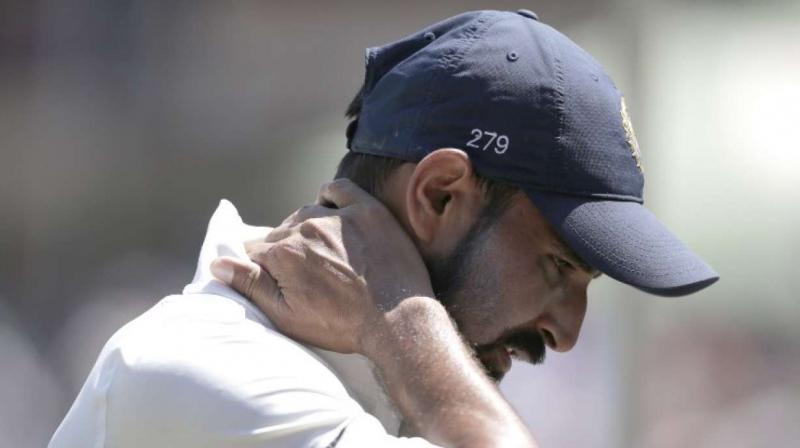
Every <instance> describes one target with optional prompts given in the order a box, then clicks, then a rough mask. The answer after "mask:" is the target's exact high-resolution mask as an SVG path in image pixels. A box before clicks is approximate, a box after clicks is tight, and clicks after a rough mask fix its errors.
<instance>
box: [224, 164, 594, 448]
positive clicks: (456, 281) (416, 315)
mask: <svg viewBox="0 0 800 448" xmlns="http://www.w3.org/2000/svg"><path fill="white" fill-rule="evenodd" d="M379 196H380V197H379V199H380V202H379V201H378V200H376V199H375V198H373V197H371V196H369V195H368V194H366V193H365V192H363V191H362V190H360V189H358V188H357V187H356V186H355V185H354V184H352V183H351V182H349V181H336V182H333V183H331V184H328V185H326V186H324V187H323V189H322V191H321V193H320V198H319V200H318V202H319V203H320V204H322V205H314V206H307V207H304V208H302V209H300V210H299V211H298V212H296V213H295V214H293V215H292V216H290V217H289V218H287V220H286V221H284V223H283V224H282V225H281V226H280V227H278V228H276V229H275V230H274V231H273V232H271V233H270V234H269V235H268V236H267V237H266V239H265V240H264V241H261V242H255V243H251V244H249V245H248V246H247V249H248V254H249V255H250V257H251V258H252V259H253V260H254V262H255V263H243V262H241V261H239V260H235V259H226V258H223V259H220V260H217V261H215V262H214V264H212V270H213V271H214V272H215V275H217V276H218V277H219V278H220V279H221V280H223V281H225V282H226V283H228V284H230V285H231V286H232V287H234V288H235V289H237V290H238V291H239V292H241V293H242V294H243V295H245V296H247V297H248V298H250V299H251V300H253V301H254V302H255V303H256V304H257V305H258V306H259V307H260V308H261V309H262V310H263V311H264V312H265V313H266V314H267V316H268V317H269V318H270V319H271V320H272V322H273V323H274V324H275V325H276V326H277V327H278V328H279V329H280V330H281V331H282V332H284V333H285V334H287V335H288V336H290V337H293V338H295V339H298V340H300V341H303V342H306V343H309V344H312V345H316V346H319V347H322V348H326V349H329V350H335V351H340V352H346V353H347V352H356V353H361V354H363V355H364V356H366V357H367V358H369V359H370V360H372V361H373V363H374V364H375V365H376V368H377V370H378V371H379V372H380V374H381V376H382V377H383V380H384V383H385V384H386V387H387V392H388V393H389V395H390V396H391V397H392V399H393V400H394V402H395V403H396V404H397V406H398V408H399V410H400V412H401V413H402V414H403V417H404V419H405V420H406V421H407V422H408V423H410V424H411V425H412V426H413V427H414V429H416V431H417V432H418V433H419V434H420V435H422V436H423V437H425V438H426V439H428V440H430V441H433V442H436V443H440V444H441V445H443V446H458V447H483V446H493V447H499V446H536V444H535V442H534V440H533V438H532V436H531V434H530V433H529V432H528V430H527V428H525V426H524V425H523V424H522V423H521V421H520V419H519V417H518V416H517V415H516V414H515V412H514V411H513V410H512V409H511V407H510V406H509V405H508V403H507V402H506V401H505V400H504V399H503V398H502V396H501V395H500V394H499V392H498V391H497V389H496V386H495V385H494V384H493V383H492V381H491V380H492V379H494V380H498V379H499V378H500V377H501V376H502V374H503V373H505V371H507V370H508V368H509V366H510V357H509V355H510V354H514V355H515V356H518V357H520V358H522V359H526V358H527V359H529V360H538V359H541V356H542V354H543V345H544V343H545V342H546V344H547V345H548V346H550V348H552V349H554V350H558V351H567V350H569V349H570V348H572V347H573V346H574V344H575V342H576V340H577V337H578V334H579V331H580V326H581V323H582V321H583V316H584V313H585V310H586V288H587V286H588V284H589V282H590V280H591V279H592V278H593V277H594V276H595V274H596V273H595V272H593V271H591V270H590V269H588V268H586V267H585V266H584V268H581V267H580V266H581V265H582V263H581V262H580V260H578V259H576V258H575V257H574V256H573V255H572V254H571V253H570V251H569V250H568V249H566V248H565V246H564V244H563V242H562V241H561V240H560V239H559V238H558V237H557V235H556V234H555V233H554V232H553V230H552V229H551V228H550V226H549V225H548V224H547V223H546V222H545V220H544V219H543V218H542V216H541V215H540V214H539V213H538V212H537V210H536V208H535V207H534V206H533V204H531V203H530V201H529V200H528V199H527V198H526V197H525V196H524V195H522V194H519V195H517V196H516V197H514V198H513V201H512V203H511V206H510V207H509V208H508V209H507V210H506V212H504V213H503V214H502V215H500V216H499V217H497V219H495V220H486V219H483V218H485V210H486V203H485V199H484V196H483V192H482V190H481V189H480V187H479V185H478V184H477V183H476V181H475V177H474V175H473V172H472V165H471V163H470V161H469V157H468V156H467V155H466V154H465V153H464V152H462V151H460V150H457V149H440V150H437V151H434V152H433V153H431V154H430V155H429V156H427V157H426V158H425V159H423V160H422V161H420V162H419V163H417V164H406V165H403V166H401V167H400V169H398V170H397V171H396V172H395V173H394V174H393V175H392V176H391V177H390V178H389V179H388V182H387V183H386V185H385V187H384V189H383V191H382V192H381V194H380V195H379ZM454 323H455V324H454ZM464 342H466V344H465V343H464ZM475 355H477V357H476V356H475ZM478 360H479V361H480V362H478ZM482 367H483V368H482ZM487 373H489V374H490V375H491V377H490V376H488V375H487ZM465 409H469V412H464V410H465Z"/></svg>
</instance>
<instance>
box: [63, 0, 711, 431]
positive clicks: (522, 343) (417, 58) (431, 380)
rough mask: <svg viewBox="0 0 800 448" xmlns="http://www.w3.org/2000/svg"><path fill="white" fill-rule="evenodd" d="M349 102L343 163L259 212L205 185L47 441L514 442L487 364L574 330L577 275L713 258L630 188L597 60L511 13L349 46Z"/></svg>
mask: <svg viewBox="0 0 800 448" xmlns="http://www.w3.org/2000/svg"><path fill="white" fill-rule="evenodd" d="M348 114H349V115H350V116H351V117H353V118H354V120H353V121H352V122H351V124H350V126H349V127H348V130H347V135H348V148H349V149H350V153H348V155H346V156H345V158H344V159H343V161H342V163H341V164H340V167H339V172H338V173H337V177H343V178H348V179H350V180H351V181H347V180H339V181H336V182H333V183H331V184H328V185H326V186H324V187H323V189H322V191H321V192H320V197H319V201H318V202H319V203H318V204H317V205H311V206H306V207H304V208H302V209H300V210H299V211H298V212H296V213H295V214H294V215H292V216H290V217H289V218H287V220H286V221H284V223H283V224H282V225H281V226H280V227H278V228H276V229H274V230H270V229H265V228H253V227H249V226H246V225H244V224H243V223H242V222H241V219H240V218H239V217H238V214H237V213H236V210H235V209H234V208H233V206H232V205H231V204H230V203H227V202H223V203H222V204H221V205H220V208H219V209H218V210H217V212H216V213H215V214H214V216H213V217H212V219H211V222H210V224H209V229H208V234H207V236H206V241H205V243H204V245H203V248H202V250H201V254H200V261H199V264H198V271H197V274H196V276H195V279H194V281H193V282H192V283H191V284H190V285H188V286H187V287H186V288H185V289H184V293H183V294H182V295H179V296H170V297H168V298H166V299H164V300H162V301H161V302H160V303H159V304H158V305H156V306H155V307H154V308H153V309H151V310H150V311H148V312H147V313H145V314H144V315H142V316H141V317H139V318H137V319H136V320H134V321H133V322H131V323H129V324H128V325H126V326H125V327H123V329H121V330H120V331H119V332H117V334H115V335H114V336H113V337H112V338H111V340H110V341H109V342H108V344H107V345H106V347H105V348H104V349H103V352H102V353H101V354H100V357H99V359H98V361H97V364H96V365H95V367H94V369H93V370H92V373H91V374H90V376H89V379H88V380H87V382H86V384H85V386H84V388H83V389H82V391H81V393H80V394H79V396H78V398H77V400H76V402H75V404H74V405H73V407H72V409H70V412H69V413H68V415H67V417H66V418H65V420H64V422H63V423H62V424H61V426H60V427H59V429H58V430H57V432H56V434H55V435H54V437H53V440H52V441H51V446H53V447H61V446H100V445H103V446H119V447H127V446H193V447H196V446H270V447H273V446H279V447H289V446H314V447H317V446H319V447H327V446H395V445H397V446H431V445H430V444H431V443H435V444H439V445H441V446H459V447H479V446H481V447H482V446H491V447H496V446H535V442H534V441H533V437H532V436H531V434H530V433H529V432H528V430H527V429H526V428H525V427H524V425H523V424H522V423H521V422H520V420H519V418H518V417H517V416H516V414H515V413H514V411H513V410H512V409H511V408H510V406H509V405H508V404H507V403H506V402H505V401H504V400H503V398H502V397H501V396H500V395H499V393H498V391H497V389H496V387H495V385H494V383H493V381H492V380H494V381H499V380H500V378H502V376H503V374H504V373H505V372H506V371H507V370H508V369H509V367H510V364H511V359H512V358H520V359H523V360H527V361H531V362H541V361H542V360H543V357H544V353H545V347H550V348H551V349H553V350H557V351H567V350H569V349H570V348H572V347H573V346H574V344H575V343H576V341H577V338H578V334H579V330H580V327H581V323H582V321H583V317H584V313H585V310H586V289H587V286H588V284H589V282H590V281H591V280H592V279H593V278H594V277H596V276H597V275H599V273H600V272H602V273H605V274H607V275H609V276H610V277H613V278H615V279H617V280H619V281H622V282H624V283H627V284H630V285H633V286H635V287H637V288H640V289H642V290H644V291H648V292H651V293H654V294H658V295H667V296H678V295H685V294H689V293H692V292H695V291H697V290H699V289H702V288H704V287H706V286H708V285H710V284H711V283H713V282H714V281H716V280H717V278H718V277H717V275H716V273H714V271H713V270H712V269H711V268H710V267H709V266H708V265H706V264H705V263H704V262H703V261H702V260H700V259H699V258H698V257H697V256H695V255H694V254H693V253H691V251H689V250H688V249H687V248H686V247H685V246H683V245H682V244H681V243H680V242H679V241H678V240H677V239H676V238H675V237H674V236H672V235H671V234H670V233H669V232H668V231H667V230H666V229H665V228H664V227H663V226H662V225H661V224H660V223H659V222H658V221H657V220H656V219H655V218H654V217H653V215H652V214H650V213H649V212H647V210H646V209H644V208H643V207H642V205H641V202H642V200H641V197H642V187H643V174H642V171H641V164H640V161H639V150H638V144H637V142H636V138H635V135H634V133H633V128H632V126H631V124H630V120H629V119H628V116H627V111H626V109H625V104H624V100H623V99H622V97H621V95H620V94H619V92H618V91H617V90H616V88H615V87H614V85H613V83H612V82H611V80H610V79H609V78H608V76H607V75H606V74H605V73H604V72H603V70H602V68H601V67H600V65H599V64H598V63H597V62H595V61H594V60H593V59H592V58H591V57H590V56H589V55H588V54H586V53H585V52H584V51H583V50H581V49H580V48H579V47H577V46H576V45H575V44H574V43H572V42H571V41H570V40H569V39H567V38H566V37H564V36H563V35H561V34H560V33H558V32H557V31H555V30H553V29H552V28H550V27H548V26H546V25H544V24H542V23H540V22H539V21H538V18H537V17H536V15H535V14H533V13H532V12H530V11H526V10H521V11H518V12H499V11H477V12H470V13H465V14H461V15H458V16H455V17H452V18H450V19H446V20H444V21H442V22H439V23H437V24H434V25H432V26H430V27H428V28H426V29H424V30H421V31H419V32H417V33H414V34H411V35H409V36H408V37H406V38H404V39H402V40H400V41H397V42H394V43H390V44H388V45H385V46H383V47H377V48H372V49H370V50H368V52H367V58H366V76H365V82H364V86H363V88H362V90H361V92H360V93H359V95H358V96H357V97H356V99H355V100H354V102H353V104H352V105H351V107H350V108H349V111H348ZM356 184H358V185H359V186H360V188H359V186H356ZM365 190H366V191H365ZM369 193H371V194H372V195H370V194H369ZM373 196H374V197H373ZM376 198H377V199H376ZM249 258H252V259H253V260H255V263H254V262H253V261H250V260H249ZM212 262H213V263H212ZM212 270H213V274H214V275H216V277H217V278H219V279H221V280H222V281H223V282H224V283H227V284H228V285H230V286H231V287H232V288H233V289H231V288H230V287H228V286H227V285H224V284H223V283H220V282H219V281H218V280H216V279H214V278H213V276H212ZM234 289H235V290H236V291H238V292H239V293H241V295H239V294H237V293H236V292H235V291H234ZM243 296H246V297H248V298H250V299H251V300H252V303H251V302H249V301H247V300H245V299H244V298H243ZM253 303H254V304H255V305H257V307H256V306H253ZM262 313H263V314H262ZM265 315H266V316H265ZM295 341H299V342H301V343H303V344H308V345H307V346H303V345H300V344H298V343H297V342H295ZM401 433H403V434H412V433H413V434H417V435H419V436H420V437H410V438H407V437H400V436H399V434H401Z"/></svg>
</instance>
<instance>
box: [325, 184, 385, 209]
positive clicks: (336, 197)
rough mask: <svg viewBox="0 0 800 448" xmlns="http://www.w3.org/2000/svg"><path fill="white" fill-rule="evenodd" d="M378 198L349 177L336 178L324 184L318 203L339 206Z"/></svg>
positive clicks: (342, 206) (343, 206)
mask: <svg viewBox="0 0 800 448" xmlns="http://www.w3.org/2000/svg"><path fill="white" fill-rule="evenodd" d="M376 200H377V199H375V198H374V197H372V196H371V195H370V194H369V193H367V192H366V191H364V190H362V189H361V187H359V186H358V185H356V184H355V183H354V182H353V181H351V180H349V179H336V180H334V181H332V182H328V183H326V184H323V185H322V188H320V190H319V195H318V196H317V203H319V204H320V205H323V206H328V207H337V208H345V207H348V206H351V205H354V204H357V203H361V202H369V201H376Z"/></svg>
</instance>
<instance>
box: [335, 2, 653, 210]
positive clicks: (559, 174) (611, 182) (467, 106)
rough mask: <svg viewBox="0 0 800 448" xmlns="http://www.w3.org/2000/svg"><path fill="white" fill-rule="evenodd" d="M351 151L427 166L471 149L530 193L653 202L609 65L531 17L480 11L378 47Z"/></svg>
mask: <svg viewBox="0 0 800 448" xmlns="http://www.w3.org/2000/svg"><path fill="white" fill-rule="evenodd" d="M349 137H350V138H349V141H348V147H349V148H350V149H351V150H353V151H355V152H361V153H368V154H375V155H382V156H387V157H395V158H400V159H404V160H409V161H413V162H416V161H419V160H421V159H422V158H423V157H425V155H427V154H428V153H429V152H431V151H433V150H436V149H438V148H442V147H455V148H460V149H462V150H464V151H466V152H467V153H468V154H469V156H470V158H471V160H472V161H473V164H474V166H475V169H476V171H477V172H478V173H480V174H481V175H484V176H486V177H489V178H492V179H496V180H499V181H504V182H508V183H511V184H514V185H517V186H520V187H523V188H527V189H534V190H540V191H549V192H556V193H564V194H569V195H576V196H584V197H593V198H606V199H619V200H628V201H636V202H641V201H642V189H643V185H644V177H643V174H642V171H641V169H640V165H639V160H638V144H637V143H636V139H635V136H634V134H633V129H632V126H631V125H630V121H629V119H628V118H627V112H626V111H625V107H624V100H623V99H622V96H621V95H620V93H619V91H618V90H617V89H616V87H615V86H614V83H613V81H612V80H611V79H610V77H609V76H608V75H607V74H606V73H605V71H604V70H603V68H602V67H601V66H600V64H599V63H598V62H597V61H595V60H594V59H593V58H592V57H591V56H590V55H589V54H588V53H586V52H585V51H584V50H583V49H581V48H580V47H579V46H578V45H576V44H575V43H574V42H572V41H571V40H569V39H568V38H567V37H566V36H564V35H563V34H561V33H559V32H558V31H556V30H555V29H553V28H551V27H549V26H547V25H545V24H543V23H541V22H539V21H538V20H536V19H535V18H534V16H533V15H531V14H523V13H522V12H520V13H514V12H502V11H474V12H467V13H464V14H460V15H458V16H455V17H452V18H449V19H446V20H443V21H441V22H439V23H436V24H434V25H431V26H430V27H428V28H425V29H423V30H421V31H418V32H416V33H414V34H411V35H409V36H407V37H405V38H403V39H401V40H399V41H396V42H392V43H389V44H387V45H384V46H380V47H373V48H368V49H367V53H366V78H365V86H364V92H363V106H362V111H361V114H360V116H359V119H358V123H357V127H356V128H355V132H354V134H352V135H350V136H349Z"/></svg>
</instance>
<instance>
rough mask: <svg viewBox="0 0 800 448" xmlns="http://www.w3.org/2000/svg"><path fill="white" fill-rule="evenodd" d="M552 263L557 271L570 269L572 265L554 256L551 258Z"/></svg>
mask: <svg viewBox="0 0 800 448" xmlns="http://www.w3.org/2000/svg"><path fill="white" fill-rule="evenodd" d="M553 263H555V265H556V267H557V268H558V270H559V271H561V270H563V269H572V263H570V262H569V261H567V260H565V259H563V258H559V257H556V256H555V255H554V256H553Z"/></svg>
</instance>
